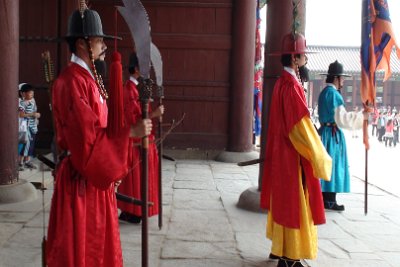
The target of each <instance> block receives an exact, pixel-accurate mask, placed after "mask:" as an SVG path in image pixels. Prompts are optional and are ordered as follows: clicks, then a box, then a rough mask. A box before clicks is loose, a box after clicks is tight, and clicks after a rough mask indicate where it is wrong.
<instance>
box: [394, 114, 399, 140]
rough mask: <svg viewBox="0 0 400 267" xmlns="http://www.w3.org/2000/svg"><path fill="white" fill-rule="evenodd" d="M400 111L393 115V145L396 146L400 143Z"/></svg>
mask: <svg viewBox="0 0 400 267" xmlns="http://www.w3.org/2000/svg"><path fill="white" fill-rule="evenodd" d="M399 116H400V114H399V113H396V114H395V115H394V116H393V146H394V147H396V145H397V143H399V127H400V120H399Z"/></svg>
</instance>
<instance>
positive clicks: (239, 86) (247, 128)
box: [228, 0, 257, 152]
mask: <svg viewBox="0 0 400 267" xmlns="http://www.w3.org/2000/svg"><path fill="white" fill-rule="evenodd" d="M233 3H234V5H235V6H234V10H233V18H234V21H233V48H232V63H231V66H232V69H231V81H232V87H231V94H230V109H229V110H230V112H229V114H230V116H229V122H230V124H229V144H228V151H231V152H249V151H251V150H252V148H253V144H252V139H253V132H252V125H253V124H252V122H253V90H254V89H253V85H254V56H255V40H256V8H257V1H256V0H246V1H244V0H239V1H233Z"/></svg>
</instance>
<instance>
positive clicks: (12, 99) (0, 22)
mask: <svg viewBox="0 0 400 267" xmlns="http://www.w3.org/2000/svg"><path fill="white" fill-rule="evenodd" d="M0 18H1V19H0V32H1V34H0V47H2V48H3V51H2V53H0V62H1V64H0V88H1V96H0V107H1V112H0V121H1V124H2V126H1V127H0V149H1V152H0V185H7V184H13V183H15V182H17V181H18V166H17V165H18V149H17V147H18V140H17V138H18V115H17V114H18V94H17V92H18V62H19V1H15V0H4V1H0Z"/></svg>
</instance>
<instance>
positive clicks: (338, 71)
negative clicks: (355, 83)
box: [320, 60, 351, 77]
mask: <svg viewBox="0 0 400 267" xmlns="http://www.w3.org/2000/svg"><path fill="white" fill-rule="evenodd" d="M320 75H327V76H344V77H351V75H348V74H345V73H344V72H343V64H340V63H339V62H338V61H337V60H336V61H335V62H333V63H331V64H330V65H329V69H328V73H320Z"/></svg>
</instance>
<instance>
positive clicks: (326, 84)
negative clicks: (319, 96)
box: [326, 83, 337, 90]
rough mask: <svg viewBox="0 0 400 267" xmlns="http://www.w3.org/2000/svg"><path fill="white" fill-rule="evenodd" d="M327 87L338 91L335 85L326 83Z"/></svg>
mask: <svg viewBox="0 0 400 267" xmlns="http://www.w3.org/2000/svg"><path fill="white" fill-rule="evenodd" d="M326 86H332V87H333V88H335V89H336V90H337V88H336V85H335V84H333V83H326Z"/></svg>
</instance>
